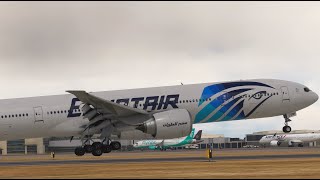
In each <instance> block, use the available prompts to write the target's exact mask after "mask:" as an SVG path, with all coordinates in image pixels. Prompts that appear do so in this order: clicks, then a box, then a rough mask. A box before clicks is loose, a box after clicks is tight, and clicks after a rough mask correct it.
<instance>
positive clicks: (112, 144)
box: [110, 141, 121, 150]
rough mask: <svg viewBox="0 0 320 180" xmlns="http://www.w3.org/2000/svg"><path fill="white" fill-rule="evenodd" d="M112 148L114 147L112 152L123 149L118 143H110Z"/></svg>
mask: <svg viewBox="0 0 320 180" xmlns="http://www.w3.org/2000/svg"><path fill="white" fill-rule="evenodd" d="M110 146H111V147H112V150H119V149H121V144H120V142H118V141H113V142H111V143H110Z"/></svg>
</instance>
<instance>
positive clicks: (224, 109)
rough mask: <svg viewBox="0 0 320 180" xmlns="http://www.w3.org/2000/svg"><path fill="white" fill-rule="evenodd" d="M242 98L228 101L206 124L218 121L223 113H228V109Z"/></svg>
mask: <svg viewBox="0 0 320 180" xmlns="http://www.w3.org/2000/svg"><path fill="white" fill-rule="evenodd" d="M241 98H242V97H238V98H236V99H234V100H232V101H230V102H229V103H228V104H226V105H224V106H223V107H222V108H221V109H220V110H219V111H218V112H216V113H215V114H214V115H213V116H212V117H211V118H210V119H209V120H208V121H207V122H213V121H216V120H218V119H219V118H220V117H221V116H223V115H224V113H226V111H228V109H229V108H231V106H233V105H234V104H235V103H236V102H237V101H238V100H239V99H241Z"/></svg>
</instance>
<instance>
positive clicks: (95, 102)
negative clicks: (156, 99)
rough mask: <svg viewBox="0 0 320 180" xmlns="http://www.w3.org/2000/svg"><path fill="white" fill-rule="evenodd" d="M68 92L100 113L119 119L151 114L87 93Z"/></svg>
mask: <svg viewBox="0 0 320 180" xmlns="http://www.w3.org/2000/svg"><path fill="white" fill-rule="evenodd" d="M67 92H69V93H71V94H73V95H75V96H76V97H77V98H78V99H79V100H80V101H82V102H83V103H86V104H90V105H92V106H94V107H95V108H96V109H97V110H98V111H99V112H102V113H106V114H113V115H115V116H118V117H124V116H131V115H137V114H144V115H148V114H149V113H148V112H146V111H144V110H141V109H135V108H132V107H128V106H125V105H122V104H118V103H114V102H112V101H108V100H105V99H102V98H100V97H97V96H94V95H92V94H89V93H87V92H85V91H67Z"/></svg>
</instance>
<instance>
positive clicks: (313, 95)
mask: <svg viewBox="0 0 320 180" xmlns="http://www.w3.org/2000/svg"><path fill="white" fill-rule="evenodd" d="M312 99H313V101H314V102H313V103H315V102H317V101H318V99H319V96H318V94H317V93H315V92H312Z"/></svg>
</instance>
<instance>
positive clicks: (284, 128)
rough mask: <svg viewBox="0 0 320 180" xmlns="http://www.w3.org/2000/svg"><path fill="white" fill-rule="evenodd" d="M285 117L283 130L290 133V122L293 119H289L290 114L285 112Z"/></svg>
mask: <svg viewBox="0 0 320 180" xmlns="http://www.w3.org/2000/svg"><path fill="white" fill-rule="evenodd" d="M283 117H284V120H285V121H284V125H285V126H284V127H283V128H282V131H283V132H285V133H289V132H291V127H290V126H289V125H288V122H290V121H291V119H289V118H288V116H287V115H286V114H285V115H283Z"/></svg>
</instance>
